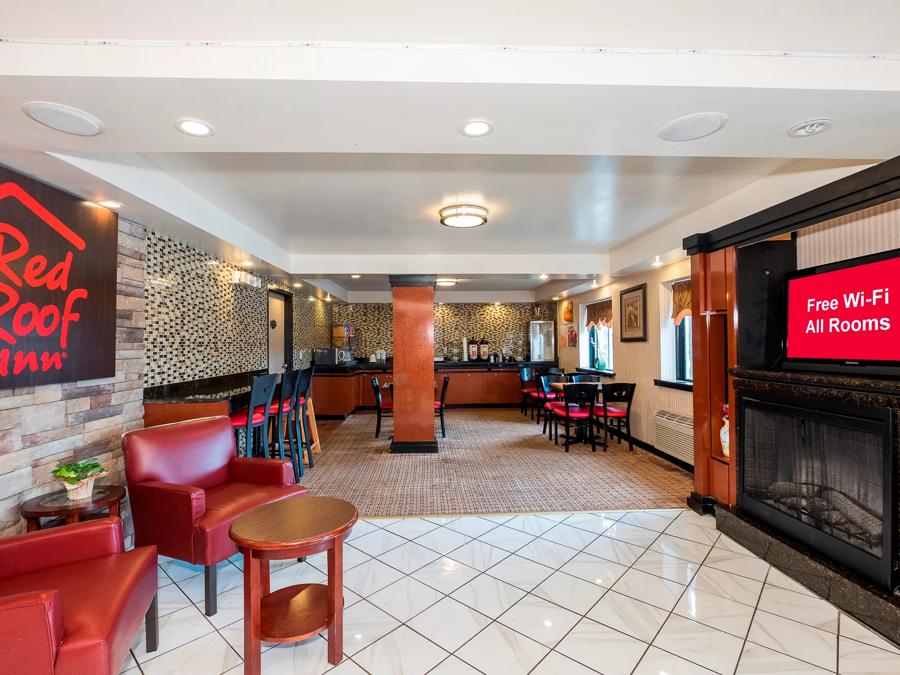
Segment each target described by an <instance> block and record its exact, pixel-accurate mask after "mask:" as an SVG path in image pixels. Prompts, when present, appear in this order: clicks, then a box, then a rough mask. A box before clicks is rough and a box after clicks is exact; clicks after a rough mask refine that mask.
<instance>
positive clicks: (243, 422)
mask: <svg viewBox="0 0 900 675" xmlns="http://www.w3.org/2000/svg"><path fill="white" fill-rule="evenodd" d="M277 379H278V376H277V375H276V374H274V373H271V374H269V375H259V376H257V377H254V378H253V385H252V387H251V388H250V405H249V406H248V407H246V408H244V409H243V410H238V411H237V412H233V413H231V415H229V417H230V418H231V426H232V428H233V429H234V434H235V436H236V440H237V442H238V444H240V433H241V429H244V433H245V438H246V441H247V443H246V449H245V452H244V454H245V455H246V456H247V457H253V436H254V434H258V435H259V442H260V446H261V447H262V448H263V453H261V454H265V448H266V439H265V438H264V437H263V436H264V434H265V431H266V430H267V429H268V428H269V408H270V407H271V405H272V396H273V395H274V394H275V383H276V380H277ZM251 411H252V414H251Z"/></svg>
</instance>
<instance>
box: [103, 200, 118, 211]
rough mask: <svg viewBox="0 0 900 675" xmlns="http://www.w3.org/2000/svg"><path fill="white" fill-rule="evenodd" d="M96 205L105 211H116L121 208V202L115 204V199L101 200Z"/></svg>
mask: <svg viewBox="0 0 900 675" xmlns="http://www.w3.org/2000/svg"><path fill="white" fill-rule="evenodd" d="M97 203H98V204H99V205H100V206H102V207H104V208H107V209H112V210H113V211H115V210H116V209H121V208H122V206H123V204H122V202H117V201H116V200H115V199H101V200H100V201H98V202H97Z"/></svg>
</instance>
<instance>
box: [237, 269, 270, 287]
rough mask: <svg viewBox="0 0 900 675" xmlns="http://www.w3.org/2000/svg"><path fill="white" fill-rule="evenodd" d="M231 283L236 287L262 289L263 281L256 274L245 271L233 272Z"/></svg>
mask: <svg viewBox="0 0 900 675" xmlns="http://www.w3.org/2000/svg"><path fill="white" fill-rule="evenodd" d="M231 283H232V285H234V286H250V287H251V288H262V287H263V281H262V279H261V278H260V277H258V276H256V275H255V274H250V272H247V271H245V270H233V271H232V272H231Z"/></svg>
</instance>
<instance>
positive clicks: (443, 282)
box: [434, 279, 456, 286]
mask: <svg viewBox="0 0 900 675" xmlns="http://www.w3.org/2000/svg"><path fill="white" fill-rule="evenodd" d="M434 283H436V284H437V285H438V286H456V279H438V280H437V281H435V282H434Z"/></svg>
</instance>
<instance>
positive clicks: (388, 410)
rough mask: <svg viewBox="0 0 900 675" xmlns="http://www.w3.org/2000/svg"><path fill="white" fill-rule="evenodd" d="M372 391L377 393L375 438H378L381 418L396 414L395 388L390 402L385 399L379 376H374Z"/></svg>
mask: <svg viewBox="0 0 900 675" xmlns="http://www.w3.org/2000/svg"><path fill="white" fill-rule="evenodd" d="M372 392H373V393H374V394H375V415H376V418H375V438H378V436H379V434H381V418H382V417H389V416H393V414H394V396H393V388H392V389H391V400H390V401H389V402H385V401H383V400H382V399H381V387H380V386H379V384H378V378H377V377H372Z"/></svg>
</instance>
